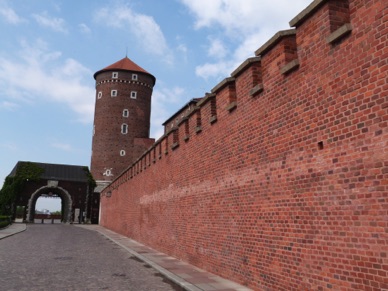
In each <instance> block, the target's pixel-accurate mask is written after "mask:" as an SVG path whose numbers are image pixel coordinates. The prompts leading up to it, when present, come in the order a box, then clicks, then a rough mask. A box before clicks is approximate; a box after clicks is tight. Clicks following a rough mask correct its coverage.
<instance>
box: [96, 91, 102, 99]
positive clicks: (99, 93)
mask: <svg viewBox="0 0 388 291" xmlns="http://www.w3.org/2000/svg"><path fill="white" fill-rule="evenodd" d="M101 97H102V92H101V91H100V92H98V94H97V99H100V98H101Z"/></svg>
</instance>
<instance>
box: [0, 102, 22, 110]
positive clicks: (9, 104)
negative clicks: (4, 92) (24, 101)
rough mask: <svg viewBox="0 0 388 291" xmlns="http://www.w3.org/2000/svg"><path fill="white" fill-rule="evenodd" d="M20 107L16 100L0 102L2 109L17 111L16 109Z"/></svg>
mask: <svg viewBox="0 0 388 291" xmlns="http://www.w3.org/2000/svg"><path fill="white" fill-rule="evenodd" d="M18 107H19V105H18V104H16V103H14V102H9V101H2V102H0V109H5V110H8V111H15V109H16V108H18Z"/></svg>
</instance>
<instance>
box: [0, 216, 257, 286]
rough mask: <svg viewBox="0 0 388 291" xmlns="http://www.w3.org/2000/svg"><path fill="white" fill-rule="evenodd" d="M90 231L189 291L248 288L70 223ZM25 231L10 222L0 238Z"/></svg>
mask: <svg viewBox="0 0 388 291" xmlns="http://www.w3.org/2000/svg"><path fill="white" fill-rule="evenodd" d="M74 226H76V227H81V228H84V229H88V230H91V231H96V232H98V233H100V234H101V235H103V236H105V237H106V238H108V239H109V240H111V241H112V242H114V243H115V244H117V245H118V246H120V247H121V248H123V249H124V250H125V251H127V252H128V253H130V254H131V255H132V256H134V257H136V258H137V259H138V260H141V261H143V262H144V263H145V264H146V265H148V266H151V267H152V268H154V269H155V270H156V271H158V272H159V273H161V274H162V275H163V276H165V277H166V278H168V279H169V280H171V281H172V282H174V283H175V284H177V285H179V286H180V287H181V288H183V289H184V290H190V291H199V290H203V291H207V290H209V291H210V290H213V291H233V290H235V291H248V290H251V289H249V288H247V287H244V286H242V285H239V284H237V283H235V282H232V281H229V280H226V279H223V278H221V277H219V276H216V275H214V274H211V273H209V272H206V271H204V270H202V269H199V268H197V267H195V266H192V265H190V264H188V263H185V262H182V261H180V260H178V259H176V258H173V257H170V256H168V255H166V254H164V253H161V252H158V251H156V250H154V249H151V248H149V247H147V246H145V245H142V244H140V243H138V242H136V241H134V240H132V239H130V238H128V237H125V236H123V235H120V234H117V233H115V232H113V231H110V230H108V229H106V228H104V227H102V226H99V225H85V224H83V225H82V224H81V225H78V224H74ZM24 230H26V225H25V224H23V223H14V224H12V225H11V226H9V227H8V228H5V229H1V230H0V239H2V238H5V237H8V236H11V235H14V234H17V233H19V232H22V231H24Z"/></svg>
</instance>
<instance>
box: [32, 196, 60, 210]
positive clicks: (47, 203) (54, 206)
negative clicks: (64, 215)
mask: <svg viewBox="0 0 388 291" xmlns="http://www.w3.org/2000/svg"><path fill="white" fill-rule="evenodd" d="M61 209H62V199H61V197H59V196H51V197H48V196H45V195H41V196H40V197H39V198H38V200H36V205H35V213H37V211H39V212H42V213H53V212H61Z"/></svg>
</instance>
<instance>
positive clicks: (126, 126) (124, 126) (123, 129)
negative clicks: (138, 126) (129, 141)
mask: <svg viewBox="0 0 388 291" xmlns="http://www.w3.org/2000/svg"><path fill="white" fill-rule="evenodd" d="M121 133H122V134H127V133H128V125H127V124H125V123H123V124H122V125H121Z"/></svg>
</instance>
